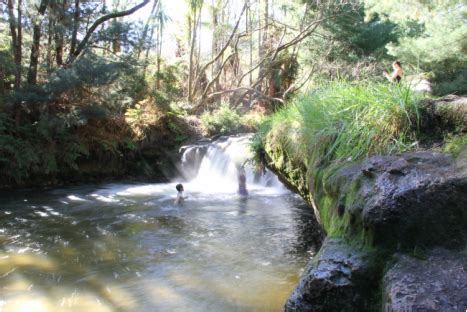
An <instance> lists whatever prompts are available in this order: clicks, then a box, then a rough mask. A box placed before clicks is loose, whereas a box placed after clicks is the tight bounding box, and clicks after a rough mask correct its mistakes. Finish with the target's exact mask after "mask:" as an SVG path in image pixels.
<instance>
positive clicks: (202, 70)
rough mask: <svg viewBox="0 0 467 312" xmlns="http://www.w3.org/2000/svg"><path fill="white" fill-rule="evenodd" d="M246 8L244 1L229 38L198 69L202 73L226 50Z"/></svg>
mask: <svg viewBox="0 0 467 312" xmlns="http://www.w3.org/2000/svg"><path fill="white" fill-rule="evenodd" d="M246 8H247V3H246V2H245V4H244V5H243V8H242V12H241V13H240V15H239V16H238V19H237V22H236V23H235V27H234V29H233V30H232V32H231V34H230V37H229V39H228V40H227V42H226V43H225V45H224V46H223V47H222V49H221V50H220V51H219V53H217V55H216V56H215V57H214V58H213V59H211V60H210V61H209V62H207V63H206V64H205V65H204V66H203V67H202V68H201V70H200V71H199V72H200V73H203V72H205V71H206V69H207V68H208V67H209V66H210V65H212V64H214V62H216V61H217V60H218V59H219V58H220V57H221V56H222V55H223V54H224V52H225V50H227V48H228V47H229V45H230V42H232V39H233V38H234V36H235V33H236V32H237V28H238V25H239V24H240V20H241V19H242V16H243V13H244V12H245V10H246ZM199 79H200V76H199V75H198V76H197V77H196V80H195V82H194V85H195V86H196V85H197V84H198V82H199Z"/></svg>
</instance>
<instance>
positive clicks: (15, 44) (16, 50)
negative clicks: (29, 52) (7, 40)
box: [8, 0, 21, 89]
mask: <svg viewBox="0 0 467 312" xmlns="http://www.w3.org/2000/svg"><path fill="white" fill-rule="evenodd" d="M20 17H21V0H19V1H18V21H17V20H16V18H15V14H14V1H13V0H8V19H9V22H10V34H11V46H12V50H13V56H14V61H15V89H19V88H20V86H21V41H20V40H21V34H20V32H21V20H20ZM17 28H18V29H17ZM18 32H19V33H18Z"/></svg>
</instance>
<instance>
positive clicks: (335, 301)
mask: <svg viewBox="0 0 467 312" xmlns="http://www.w3.org/2000/svg"><path fill="white" fill-rule="evenodd" d="M376 271H377V267H376V266H375V262H374V257H373V256H372V254H371V253H370V252H368V251H366V250H364V249H359V248H354V247H353V246H351V245H349V244H348V243H346V242H345V241H344V240H343V239H338V238H328V239H326V240H325V241H324V243H323V246H322V247H321V250H320V252H319V254H318V255H316V256H315V258H314V259H313V260H312V261H310V263H309V264H308V266H307V268H306V269H305V271H304V273H303V274H302V278H301V279H300V282H299V284H298V286H297V287H296V288H295V290H294V292H293V293H292V295H291V296H290V297H289V299H288V301H287V303H286V306H285V311H287V312H299V311H300V312H305V311H326V312H332V311H369V310H370V308H371V305H372V303H371V301H372V296H371V293H372V292H373V290H374V289H375V287H376V279H375V277H376V276H377V275H376V274H375V272H376ZM373 293H374V292H373Z"/></svg>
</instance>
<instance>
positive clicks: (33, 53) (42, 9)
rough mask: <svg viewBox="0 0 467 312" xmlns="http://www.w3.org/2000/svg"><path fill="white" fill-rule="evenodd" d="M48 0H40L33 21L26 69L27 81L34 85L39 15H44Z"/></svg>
mask: <svg viewBox="0 0 467 312" xmlns="http://www.w3.org/2000/svg"><path fill="white" fill-rule="evenodd" d="M47 5H48V0H41V3H40V5H39V11H38V15H37V16H36V17H35V18H34V21H33V25H34V26H33V34H32V46H31V58H30V61H29V70H28V83H29V84H31V85H35V84H36V83H37V66H38V62H39V52H40V41H41V26H42V22H41V18H40V17H39V15H44V13H45V10H46V9H47Z"/></svg>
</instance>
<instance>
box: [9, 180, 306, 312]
mask: <svg viewBox="0 0 467 312" xmlns="http://www.w3.org/2000/svg"><path fill="white" fill-rule="evenodd" d="M185 190H186V193H187V194H186V195H188V196H189V197H188V199H187V201H186V202H185V204H184V205H183V206H176V205H174V204H173V199H174V196H175V187H174V184H145V185H136V184H112V185H105V186H98V187H91V186H87V187H79V188H66V189H60V190H54V191H49V192H26V191H24V192H16V193H10V194H1V195H0V311H69V310H73V311H87V312H89V311H116V310H119V311H280V310H281V309H282V306H283V304H284V302H285V300H286V298H287V297H288V295H289V294H290V292H291V290H292V288H293V287H294V285H295V284H296V282H297V280H298V276H299V274H300V270H301V269H302V268H303V267H304V266H305V264H306V262H307V253H306V250H307V248H309V247H310V246H309V241H308V239H309V237H308V235H307V233H306V229H305V225H306V224H307V223H308V221H309V219H310V218H311V210H310V209H308V208H307V207H306V206H305V204H304V203H303V202H302V201H301V200H300V199H299V198H297V197H296V196H295V195H293V194H290V193H287V192H285V191H284V190H280V191H278V190H274V189H269V188H263V187H260V186H256V187H251V188H250V189H249V191H250V194H251V196H250V197H249V198H247V199H245V198H241V197H238V196H237V195H235V191H236V190H235V189H234V190H232V192H224V193H222V192H217V193H210V192H205V191H203V190H200V189H198V190H196V188H195V185H194V184H192V185H190V184H189V183H188V184H185ZM190 190H191V192H190ZM193 190H195V191H193Z"/></svg>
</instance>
